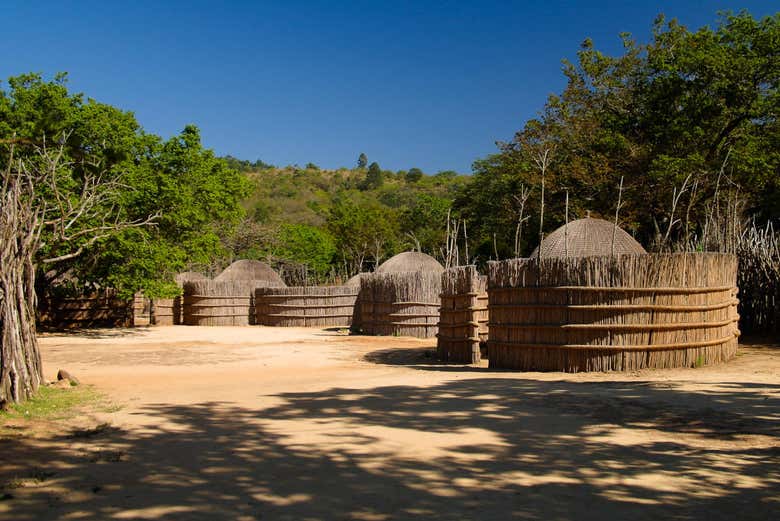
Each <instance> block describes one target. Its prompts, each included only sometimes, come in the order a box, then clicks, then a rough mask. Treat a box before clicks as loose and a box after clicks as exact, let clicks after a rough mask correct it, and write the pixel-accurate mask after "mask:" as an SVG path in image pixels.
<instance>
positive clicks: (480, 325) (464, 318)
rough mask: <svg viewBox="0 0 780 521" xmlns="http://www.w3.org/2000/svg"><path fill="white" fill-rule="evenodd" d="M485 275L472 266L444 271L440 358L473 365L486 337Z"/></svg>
mask: <svg viewBox="0 0 780 521" xmlns="http://www.w3.org/2000/svg"><path fill="white" fill-rule="evenodd" d="M487 304H488V294H487V277H483V276H480V275H479V273H478V272H477V268H476V267H474V266H462V267H457V268H450V269H448V270H444V272H443V273H442V275H441V310H440V316H439V333H438V334H437V335H436V336H437V342H436V352H437V355H438V357H439V359H440V360H443V361H445V362H458V363H465V364H476V363H478V362H479V361H480V360H481V358H482V348H483V346H485V343H486V342H487V336H488V307H487Z"/></svg>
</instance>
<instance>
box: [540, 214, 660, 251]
mask: <svg viewBox="0 0 780 521" xmlns="http://www.w3.org/2000/svg"><path fill="white" fill-rule="evenodd" d="M540 250H541V258H543V259H546V258H550V257H564V258H565V257H590V256H594V255H624V254H633V255H639V254H642V253H647V252H646V251H645V249H644V248H643V247H642V245H641V244H639V243H638V242H637V241H636V240H635V239H634V238H633V237H631V236H630V235H629V234H628V233H626V232H625V230H623V229H622V228H620V227H619V226H616V225H615V224H614V223H611V222H608V221H604V220H602V219H593V218H590V217H587V218H585V219H577V220H576V221H571V222H570V223H569V224H566V225H564V226H561V227H560V228H558V229H557V230H555V231H554V232H552V233H551V234H549V235H548V236H547V237H545V238H544V240H543V241H542V243H541V244H540V245H539V246H538V247H537V248H536V249H535V250H534V251H533V253H531V256H530V258H532V259H536V258H538V257H539V251H540Z"/></svg>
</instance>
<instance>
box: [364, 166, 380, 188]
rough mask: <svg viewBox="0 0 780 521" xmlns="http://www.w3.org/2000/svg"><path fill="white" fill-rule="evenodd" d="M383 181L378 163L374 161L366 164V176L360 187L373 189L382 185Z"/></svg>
mask: <svg viewBox="0 0 780 521" xmlns="http://www.w3.org/2000/svg"><path fill="white" fill-rule="evenodd" d="M384 182H385V178H384V175H383V174H382V169H381V168H380V167H379V164H378V163H376V162H374V163H371V164H370V165H368V172H366V178H365V179H364V181H363V183H362V185H361V188H362V189H363V190H375V189H377V188H379V187H380V186H382V185H383V184H384Z"/></svg>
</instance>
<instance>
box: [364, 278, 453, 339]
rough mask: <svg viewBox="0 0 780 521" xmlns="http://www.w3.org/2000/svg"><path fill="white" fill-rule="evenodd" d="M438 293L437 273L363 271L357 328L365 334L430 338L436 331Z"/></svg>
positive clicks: (438, 303)
mask: <svg viewBox="0 0 780 521" xmlns="http://www.w3.org/2000/svg"><path fill="white" fill-rule="evenodd" d="M440 293H441V274H440V273H425V272H401V273H372V274H370V275H363V276H362V277H361V287H360V294H359V296H358V305H359V307H360V324H359V330H360V332H362V333H365V334H367V335H389V336H414V337H418V338H432V337H434V336H436V333H437V332H438V322H439V306H440V302H439V294H440Z"/></svg>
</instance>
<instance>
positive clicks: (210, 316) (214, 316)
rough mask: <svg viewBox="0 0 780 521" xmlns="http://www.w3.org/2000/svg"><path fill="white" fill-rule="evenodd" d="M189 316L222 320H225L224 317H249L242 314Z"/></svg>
mask: <svg viewBox="0 0 780 521" xmlns="http://www.w3.org/2000/svg"><path fill="white" fill-rule="evenodd" d="M187 316H189V317H192V318H216V317H222V318H224V317H241V318H248V317H249V315H245V314H241V313H240V314H238V315H235V314H233V315H193V314H190V315H187Z"/></svg>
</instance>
